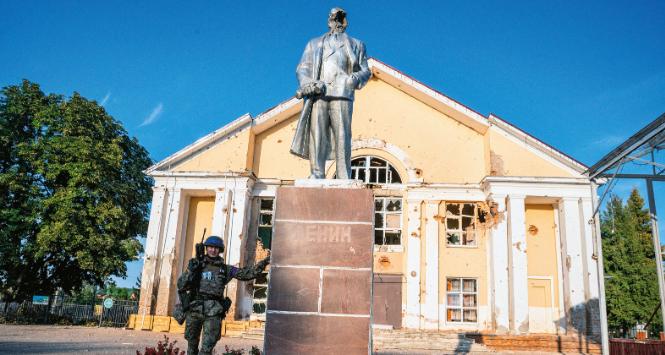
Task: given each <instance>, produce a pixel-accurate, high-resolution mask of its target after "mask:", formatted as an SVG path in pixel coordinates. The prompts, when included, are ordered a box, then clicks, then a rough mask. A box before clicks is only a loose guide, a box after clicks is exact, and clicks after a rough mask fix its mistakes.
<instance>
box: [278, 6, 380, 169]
mask: <svg viewBox="0 0 665 355" xmlns="http://www.w3.org/2000/svg"><path fill="white" fill-rule="evenodd" d="M346 26H347V20H346V12H344V10H342V9H340V8H333V9H332V10H330V14H329V16H328V28H329V29H330V31H328V33H326V34H324V35H323V36H321V37H317V38H314V39H312V40H311V41H309V43H307V47H305V51H304V53H303V54H302V58H301V59H300V63H299V64H298V68H297V69H296V76H297V77H298V81H299V82H300V88H299V89H298V91H297V92H296V97H298V98H304V100H305V102H304V106H303V110H302V113H301V115H300V120H299V121H298V126H297V128H296V133H295V136H294V137H293V143H292V144H291V153H292V154H295V155H297V156H299V157H301V158H304V159H309V163H310V169H311V175H310V176H309V178H310V179H324V178H325V164H326V160H333V159H334V160H335V163H336V168H337V178H338V179H350V178H351V115H352V113H353V98H354V92H355V90H356V89H360V88H362V87H363V86H364V85H365V84H366V83H367V81H368V80H369V78H370V76H371V72H370V70H369V67H368V66H367V56H366V55H365V45H364V44H363V43H362V42H361V41H359V40H357V39H355V38H352V37H350V36H349V35H347V34H346V33H344V31H345V30H346Z"/></svg>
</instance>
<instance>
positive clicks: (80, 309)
mask: <svg viewBox="0 0 665 355" xmlns="http://www.w3.org/2000/svg"><path fill="white" fill-rule="evenodd" d="M137 311H138V302H136V301H127V300H114V301H113V305H112V306H111V307H110V308H106V307H104V305H103V300H101V299H96V300H91V301H90V302H89V303H87V304H85V303H82V302H80V301H78V300H75V299H73V298H71V297H67V296H62V295H56V296H53V297H52V298H50V305H46V304H34V303H33V302H32V301H25V302H23V303H9V304H6V303H4V302H0V321H4V322H11V323H23V324H54V323H59V324H76V325H81V324H85V325H93V324H95V325H99V326H106V327H124V326H126V325H127V321H128V320H129V315H130V314H132V313H137Z"/></svg>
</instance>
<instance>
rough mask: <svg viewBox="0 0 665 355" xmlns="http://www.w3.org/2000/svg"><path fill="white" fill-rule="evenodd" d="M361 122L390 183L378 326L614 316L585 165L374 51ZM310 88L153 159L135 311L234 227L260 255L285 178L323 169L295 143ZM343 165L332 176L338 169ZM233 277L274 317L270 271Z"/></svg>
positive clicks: (521, 329)
mask: <svg viewBox="0 0 665 355" xmlns="http://www.w3.org/2000/svg"><path fill="white" fill-rule="evenodd" d="M369 62H370V68H371V70H372V74H373V76H372V79H370V81H369V83H368V84H367V86H366V87H365V88H363V89H362V90H360V91H358V92H357V94H356V101H355V103H354V113H353V125H352V134H353V136H352V149H353V151H352V158H353V162H352V170H353V176H354V177H355V178H357V179H359V180H362V181H363V182H365V183H366V186H367V188H370V189H372V190H373V192H374V196H375V246H374V273H375V278H374V279H375V290H374V300H373V309H374V318H373V323H374V325H375V326H376V327H388V328H390V327H392V328H407V329H423V330H451V331H483V332H495V333H510V334H533V333H552V334H568V333H573V332H579V331H581V330H584V331H589V332H593V333H596V334H597V333H598V332H599V311H598V306H597V302H598V297H599V291H598V290H599V288H598V269H597V261H596V255H597V249H596V248H597V247H598V246H597V245H596V244H595V243H594V241H593V238H592V235H591V232H592V231H591V226H590V225H589V224H588V223H586V221H588V220H589V219H590V218H591V213H592V211H591V198H592V195H593V194H595V191H593V190H592V187H591V184H590V182H589V180H588V179H587V178H586V177H585V176H584V175H583V174H582V173H583V171H584V170H586V167H585V166H583V165H582V164H581V163H579V162H577V161H575V160H574V159H572V158H570V157H568V156H566V155H565V154H563V153H561V152H559V151H557V150H556V149H554V148H552V147H550V146H548V145H546V144H544V143H543V142H541V141H539V140H538V139H536V138H534V137H533V136H531V135H529V134H528V133H526V132H524V131H522V130H520V129H519V128H517V127H515V126H513V125H511V124H510V123H508V122H506V121H504V120H503V119H501V118H499V117H497V116H494V115H489V116H487V117H486V116H483V115H480V114H478V113H477V112H475V111H473V110H471V109H469V108H467V107H465V106H464V105H462V104H460V103H458V102H456V101H454V100H452V99H450V98H448V97H446V96H445V95H443V94H441V93H439V92H437V91H436V90H434V89H432V88H429V87H427V86H425V85H423V84H421V83H420V82H418V81H416V80H414V79H413V78H411V77H409V76H407V75H405V74H403V73H401V72H399V71H397V70H395V69H394V68H391V67H390V66H388V65H386V64H384V63H382V62H380V61H378V60H375V59H370V61H369ZM301 108H302V102H301V101H300V100H297V99H295V98H293V99H290V100H288V101H286V102H284V103H282V104H280V105H278V106H276V107H274V108H272V109H270V110H269V111H266V112H264V113H262V114H260V115H258V116H257V117H251V116H249V115H244V116H242V117H240V118H238V119H236V120H234V121H232V122H231V123H229V124H228V125H226V126H224V127H222V128H220V129H219V130H217V131H215V132H212V133H211V134H209V135H207V136H205V137H203V138H201V139H199V140H198V141H196V142H194V143H193V144H191V145H189V146H187V147H185V148H184V149H182V150H180V151H179V152H177V153H175V154H173V155H172V156H170V157H168V158H166V159H164V160H163V161H161V162H159V163H157V164H155V165H154V166H152V167H151V168H150V169H149V170H148V171H147V173H148V174H149V175H151V176H152V177H153V178H154V180H155V186H154V194H153V201H152V211H151V214H150V225H149V229H148V233H147V244H146V253H145V263H144V269H143V275H142V288H141V300H140V310H139V314H138V315H137V317H136V322H141V318H142V317H143V319H145V318H146V317H150V316H168V315H170V314H171V312H172V309H173V307H174V305H175V303H176V302H177V299H176V290H175V281H176V279H177V277H178V276H179V275H180V273H181V272H182V271H183V269H184V268H185V267H186V264H187V260H188V259H189V258H191V257H192V256H193V253H194V248H193V246H194V244H195V243H197V242H199V241H200V240H201V237H202V235H203V233H204V230H205V231H207V235H213V234H214V235H219V236H221V237H222V238H223V239H224V241H225V244H226V251H225V258H226V260H227V262H228V263H230V264H233V265H237V266H247V265H251V264H253V263H254V262H255V260H257V259H258V258H260V257H261V256H262V255H264V254H265V250H266V249H268V248H269V247H270V240H271V236H272V234H271V233H272V228H271V226H272V214H273V213H274V207H275V205H274V203H273V199H274V196H275V191H276V189H277V187H279V186H285V185H292V184H293V182H294V180H296V179H301V178H304V177H307V176H308V175H309V162H308V161H306V160H303V159H300V158H298V157H296V156H294V155H292V154H290V153H289V148H290V144H291V140H292V138H293V134H294V131H295V126H296V123H297V120H298V116H299V113H300V110H301ZM331 163H332V162H329V165H328V172H327V175H328V177H333V176H334V175H335V171H334V165H331ZM268 277H269V275H265V277H263V278H260V279H257V280H256V281H255V282H249V283H247V282H235V281H234V282H232V283H231V284H230V285H229V287H228V290H227V293H228V295H229V296H230V297H231V298H232V299H233V301H234V303H233V305H234V306H233V308H232V314H230V315H229V317H232V318H233V319H235V320H248V321H249V320H258V321H261V320H263V319H265V318H264V314H265V302H266V299H267V298H268V297H270V295H268V294H267V292H266V291H267V288H266V285H267V279H268Z"/></svg>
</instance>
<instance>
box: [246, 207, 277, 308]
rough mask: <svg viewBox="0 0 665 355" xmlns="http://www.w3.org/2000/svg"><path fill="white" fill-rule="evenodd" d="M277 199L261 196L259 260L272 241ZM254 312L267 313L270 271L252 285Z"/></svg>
mask: <svg viewBox="0 0 665 355" xmlns="http://www.w3.org/2000/svg"><path fill="white" fill-rule="evenodd" d="M274 206H275V200H274V199H273V198H259V214H258V219H259V220H258V230H257V235H256V239H257V242H258V243H257V246H256V251H257V253H256V254H257V255H256V256H257V260H258V259H262V258H263V257H265V254H266V253H267V250H269V249H270V245H271V243H272V224H273V215H274V212H275V208H274ZM252 298H253V305H252V313H254V314H255V315H261V316H263V315H265V313H266V302H267V300H268V272H263V273H261V275H259V276H258V277H257V278H256V279H255V280H254V283H253V285H252Z"/></svg>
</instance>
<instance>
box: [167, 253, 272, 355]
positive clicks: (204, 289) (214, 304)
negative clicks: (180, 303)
mask: <svg viewBox="0 0 665 355" xmlns="http://www.w3.org/2000/svg"><path fill="white" fill-rule="evenodd" d="M267 264H268V260H267V259H264V260H262V261H261V262H259V263H258V264H257V265H256V266H254V267H246V268H242V269H239V268H237V267H235V266H231V265H226V264H224V259H222V258H221V257H216V258H211V257H209V256H206V257H205V259H204V261H203V263H200V262H199V261H198V260H196V259H192V260H190V262H189V266H188V269H187V270H186V271H185V272H184V273H183V274H182V275H181V276H180V277H179V278H178V290H179V292H180V294H183V290H187V289H191V290H192V291H195V292H190V293H189V295H191V296H193V297H192V299H191V302H190V304H189V305H188V307H186V309H185V310H184V311H185V312H186V317H187V318H186V322H187V324H186V325H185V339H187V344H188V349H187V354H192V355H196V354H199V349H198V348H199V340H200V337H201V330H203V341H202V344H201V352H200V354H201V355H209V354H211V353H212V349H213V348H214V347H215V344H217V341H219V339H220V338H221V336H222V333H221V331H222V319H224V317H225V316H226V312H227V311H228V308H229V307H230V300H229V301H226V302H228V304H226V305H225V299H224V287H225V286H226V284H228V283H229V282H230V281H231V279H234V278H235V279H238V280H242V281H247V280H253V279H255V278H256V277H257V276H259V275H260V274H261V272H263V270H264V269H265V267H266V265H267ZM196 282H198V284H199V285H198V288H196V287H195V285H193V283H196ZM224 306H226V308H225V307H224Z"/></svg>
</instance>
